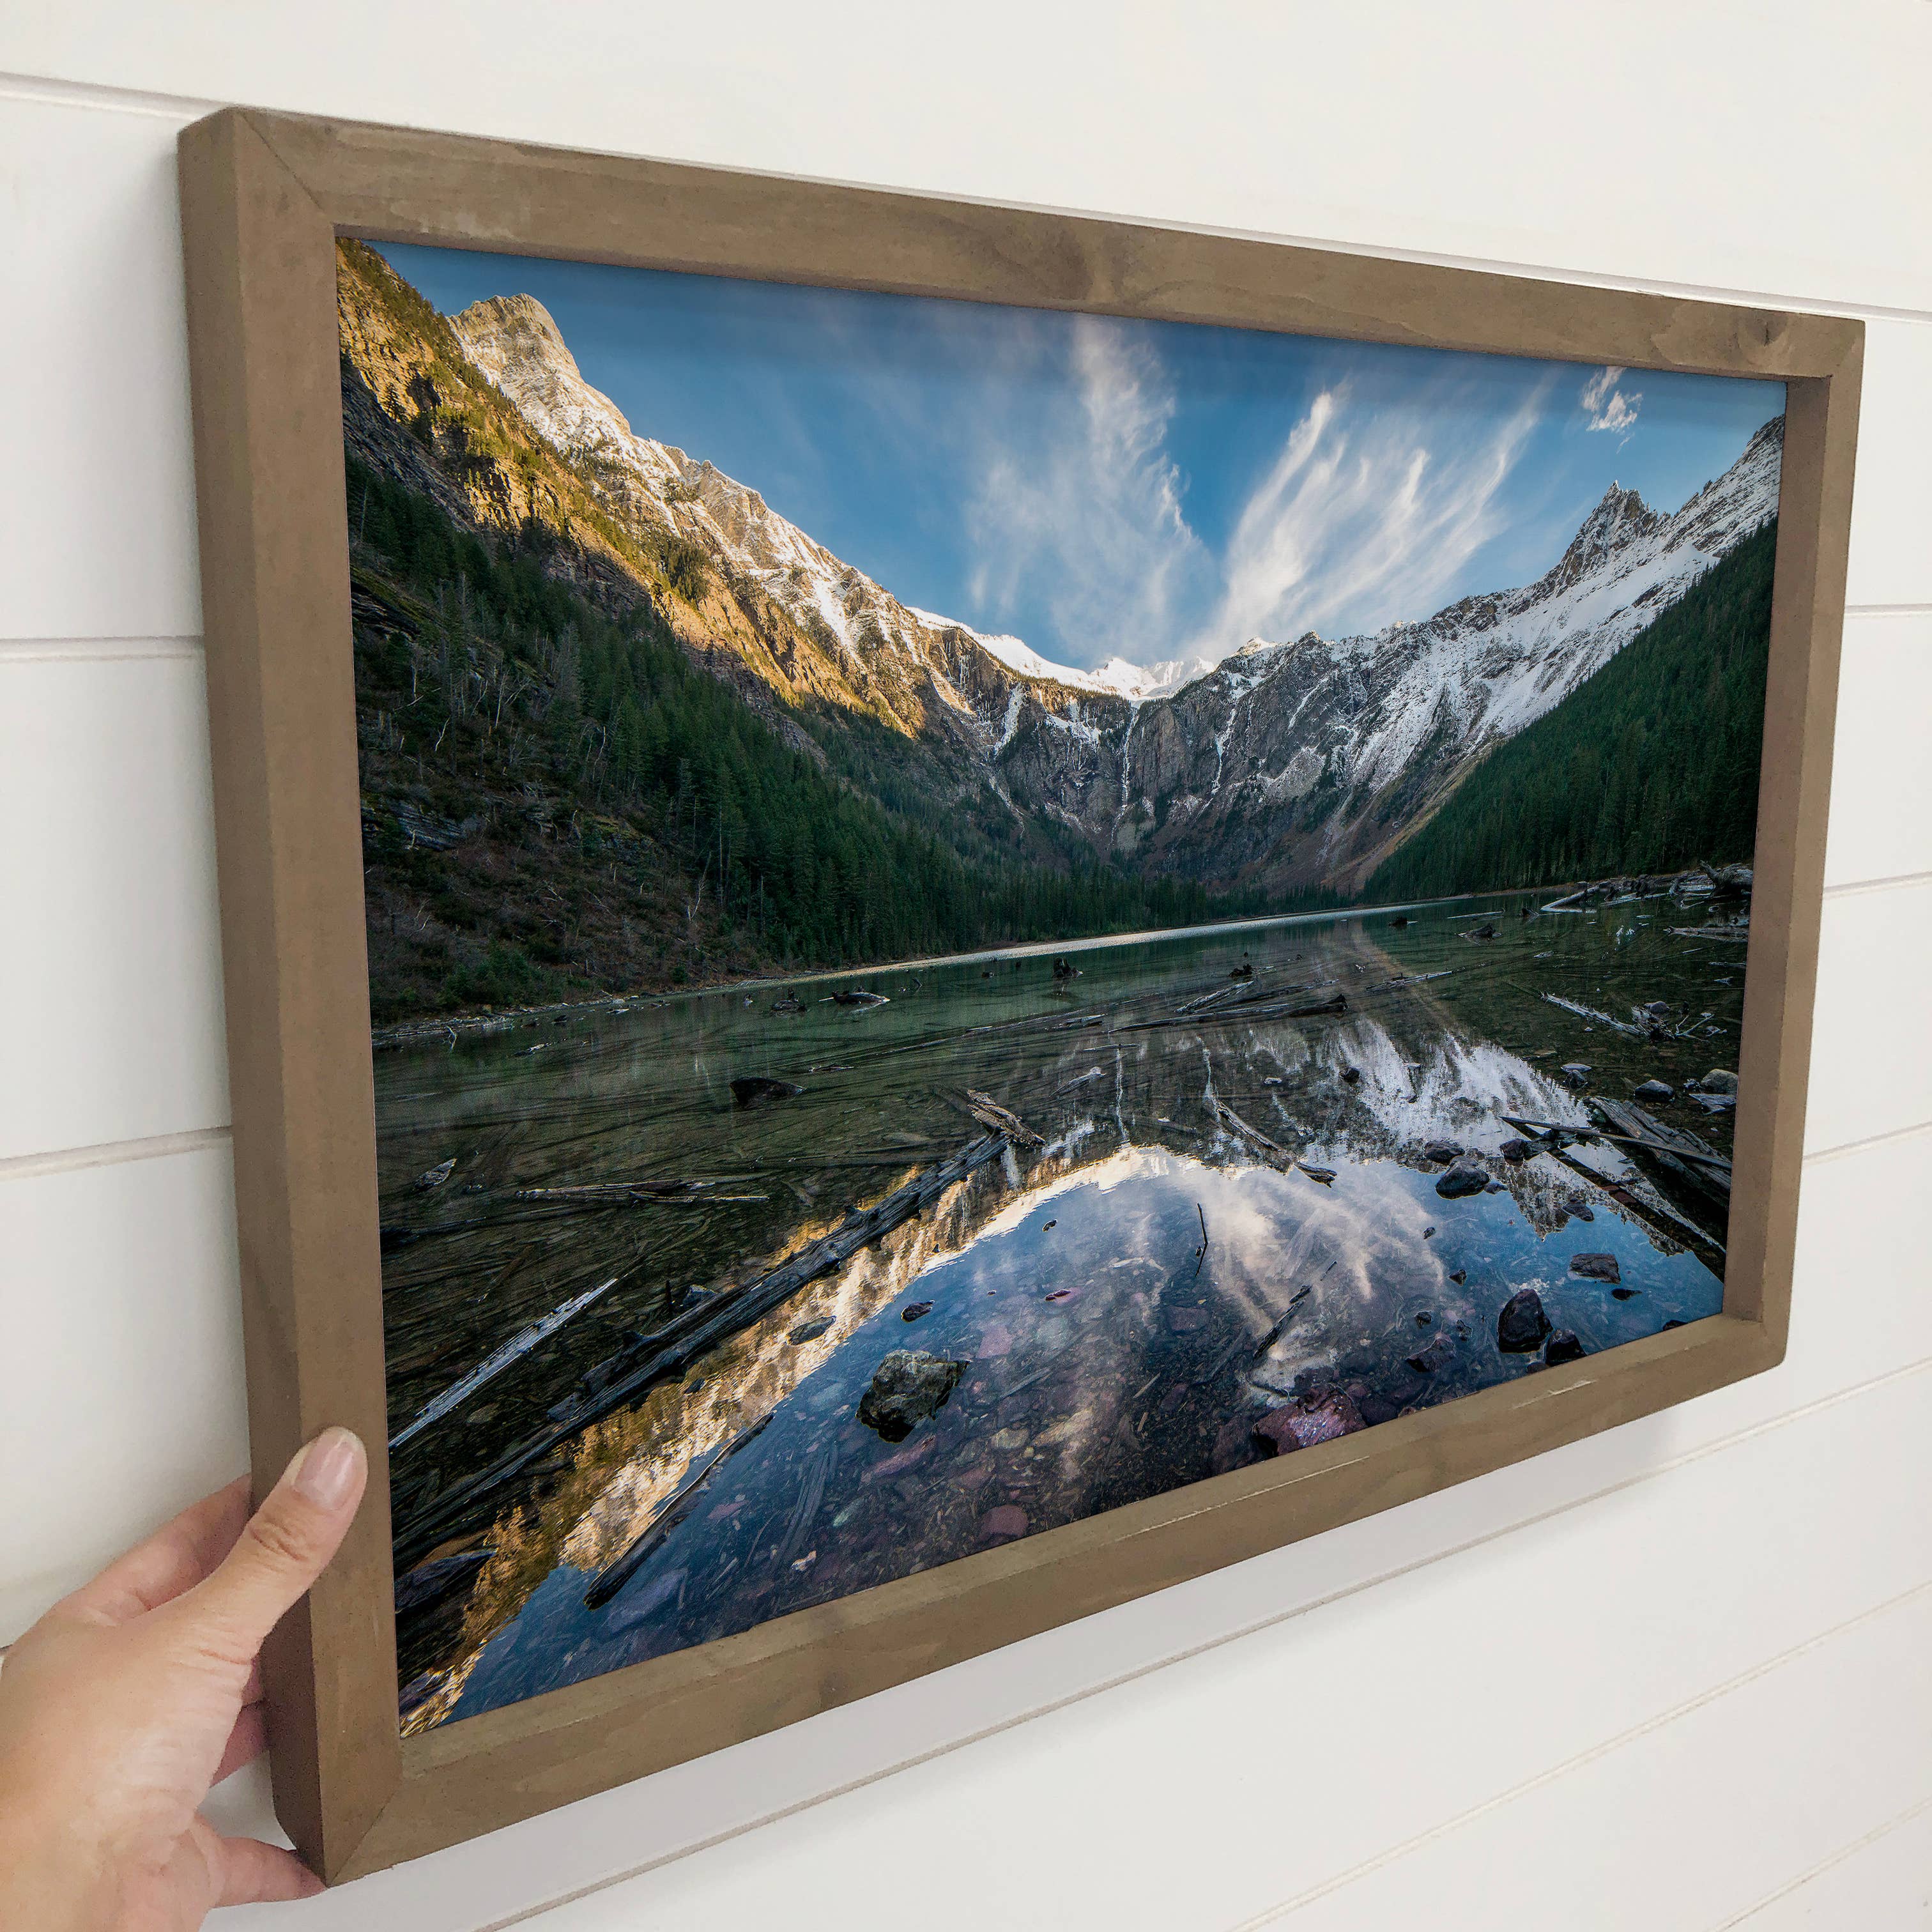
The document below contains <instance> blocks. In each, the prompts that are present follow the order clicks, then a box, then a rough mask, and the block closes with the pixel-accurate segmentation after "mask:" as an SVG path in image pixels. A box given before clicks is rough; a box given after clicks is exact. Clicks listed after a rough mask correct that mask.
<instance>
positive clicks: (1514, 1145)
mask: <svg viewBox="0 0 1932 1932" xmlns="http://www.w3.org/2000/svg"><path fill="white" fill-rule="evenodd" d="M1496 1151H1497V1152H1498V1153H1499V1154H1501V1155H1502V1157H1503V1158H1504V1160H1508V1161H1523V1160H1529V1157H1530V1155H1531V1154H1532V1152H1534V1151H1535V1150H1534V1149H1533V1148H1532V1147H1531V1146H1530V1145H1529V1142H1527V1141H1525V1140H1514V1141H1505V1142H1503V1144H1502V1146H1501V1147H1500V1148H1498V1149H1497V1150H1496Z"/></svg>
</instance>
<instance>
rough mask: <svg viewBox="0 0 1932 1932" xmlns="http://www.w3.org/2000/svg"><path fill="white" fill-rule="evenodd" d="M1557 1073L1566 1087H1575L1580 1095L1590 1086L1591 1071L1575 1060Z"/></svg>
mask: <svg viewBox="0 0 1932 1932" xmlns="http://www.w3.org/2000/svg"><path fill="white" fill-rule="evenodd" d="M1556 1072H1557V1075H1558V1076H1559V1079H1562V1082H1563V1084H1564V1085H1565V1086H1566V1087H1573V1088H1575V1089H1576V1090H1577V1092H1578V1093H1582V1092H1583V1089H1584V1088H1586V1087H1587V1086H1589V1084H1590V1070H1589V1067H1587V1066H1586V1065H1585V1064H1584V1063H1583V1061H1580V1060H1573V1061H1570V1062H1569V1063H1568V1065H1566V1066H1563V1067H1559V1068H1558V1069H1557V1070H1556Z"/></svg>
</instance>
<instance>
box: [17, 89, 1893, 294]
mask: <svg viewBox="0 0 1932 1932" xmlns="http://www.w3.org/2000/svg"><path fill="white" fill-rule="evenodd" d="M0 99H12V100H17V101H39V102H45V103H47V104H50V105H53V106H57V107H74V108H79V109H82V110H86V109H89V108H95V109H104V110H107V111H108V112H110V113H124V114H138V115H149V116H151V117H153V118H158V119H163V120H176V121H181V122H183V123H185V122H187V121H190V120H194V119H198V118H199V117H200V116H201V115H204V114H208V113H213V112H214V110H216V109H217V108H218V107H224V106H226V105H228V104H227V103H226V102H222V101H198V100H195V99H193V98H190V97H187V96H186V95H169V94H151V93H143V92H141V91H139V89H133V88H121V87H113V86H108V85H107V84H105V83H98V82H91V81H71V80H51V79H47V78H45V77H40V76H37V75H34V74H9V73H5V72H0ZM256 105H257V106H261V105H263V104H262V103H257V104H256ZM285 111H287V112H289V113H307V114H314V115H317V118H323V119H326V118H341V119H350V120H354V119H359V118H362V117H361V116H359V115H335V116H333V117H332V116H331V115H329V113H327V112H326V110H322V109H320V108H314V107H289V108H287V110H285ZM392 124H395V125H404V126H410V127H419V128H421V127H422V123H420V122H403V123H392ZM422 131H425V132H430V133H434V132H447V133H472V132H475V133H489V132H492V131H495V132H499V133H500V132H502V130H487V129H478V128H448V129H441V130H438V129H423V130H422ZM503 138H505V139H517V138H518V136H517V135H515V134H514V133H505V134H504V136H503ZM576 151H577V152H579V153H582V154H607V155H609V156H610V157H612V158H613V159H616V160H653V161H663V162H667V163H670V164H671V165H673V166H688V167H702V168H706V169H710V170H711V171H712V172H715V173H718V174H749V175H764V176H766V177H768V178H775V179H778V180H787V181H814V182H821V183H823V184H825V185H826V186H828V187H856V188H864V189H870V190H882V191H883V192H886V193H893V194H906V195H911V196H917V197H920V198H922V199H965V200H969V201H973V202H977V203H978V204H979V205H980V206H982V207H984V208H1010V209H1013V211H1016V212H1017V213H1022V214H1072V215H1077V216H1081V217H1085V218H1086V219H1088V220H1095V221H1115V222H1119V223H1123V224H1124V225H1126V226H1130V227H1136V228H1169V229H1179V230H1181V231H1182V232H1183V233H1187V234H1190V235H1211V236H1222V237H1224V238H1226V239H1229V240H1232V241H1241V242H1276V243H1286V245H1288V246H1289V247H1291V248H1319V249H1326V250H1328V251H1330V252H1331V253H1334V254H1343V255H1358V256H1363V257H1368V258H1370V259H1371V260H1376V261H1385V262H1419V263H1427V264H1430V266H1435V267H1438V268H1446V269H1482V270H1484V271H1487V272H1489V273H1491V274H1495V275H1517V276H1521V277H1523V278H1526V279H1527V280H1529V281H1544V282H1566V283H1568V284H1571V285H1572V286H1574V287H1578V288H1592V289H1618V290H1636V291H1638V292H1640V293H1646V294H1651V295H1665V296H1682V297H1684V298H1685V299H1687V300H1690V301H1694V302H1724V303H1727V304H1731V305H1737V306H1740V307H1750V308H1781V309H1790V310H1792V311H1796V312H1797V313H1799V314H1807V315H1853V316H1862V317H1865V318H1866V319H1867V320H1873V321H1882V322H1902V323H1920V324H1921V325H1924V324H1932V308H1911V307H1908V306H1900V305H1895V304H1891V303H1885V302H1858V301H1855V300H1852V299H1849V298H1847V299H1845V300H1843V301H1820V300H1819V299H1816V298H1815V297H1807V296H1799V295H1791V294H1781V293H1775V292H1772V291H1770V290H1763V289H1748V288H1732V287H1725V286H1724V285H1723V284H1718V283H1704V282H1676V281H1665V280H1661V279H1655V278H1648V277H1644V276H1640V275H1595V274H1592V273H1589V272H1587V271H1585V270H1583V269H1574V268H1567V267H1560V266H1556V265H1553V264H1552V263H1545V262H1526V261H1517V260H1510V259H1508V258H1507V257H1500V256H1493V255H1461V254H1444V253H1441V252H1439V251H1436V250H1433V249H1427V248H1390V247H1387V246H1383V245H1378V244H1376V243H1374V242H1357V241H1345V240H1342V239H1338V238H1337V237H1336V236H1332V235H1303V234H1294V233H1286V232H1285V231H1281V230H1277V229H1262V228H1233V227H1228V226H1223V225H1221V224H1220V223H1214V222H1194V221H1177V220H1174V219H1172V217H1169V216H1166V215H1157V214H1121V213H1119V212H1118V211H1115V210H1112V209H1108V208H1070V207H1067V206H1065V205H1061V204H1058V203H1049V202H1031V201H1014V200H1011V199H1007V198H1005V197H1003V196H997V195H986V194H977V193H974V192H973V190H971V188H967V187H959V186H958V185H956V184H955V185H950V186H947V187H906V186H905V185H904V184H902V183H898V182H889V181H855V180H850V179H847V178H844V177H841V176H835V175H806V174H797V173H794V172H790V171H788V170H786V169H773V168H763V167H757V168H754V167H734V166H730V165H727V163H722V162H718V161H715V160H703V161H693V160H690V159H688V157H685V156H682V155H677V154H640V153H639V152H638V151H637V150H635V149H631V148H598V147H583V148H578V149H577V150H576Z"/></svg>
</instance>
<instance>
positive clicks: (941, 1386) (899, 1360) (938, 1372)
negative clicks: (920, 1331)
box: [859, 1349, 966, 1442]
mask: <svg viewBox="0 0 1932 1932" xmlns="http://www.w3.org/2000/svg"><path fill="white" fill-rule="evenodd" d="M965 1372H966V1364H965V1363H964V1362H953V1361H947V1360H946V1359H945V1358H944V1357H943V1356H939V1355H929V1354H928V1353H927V1352H926V1350H924V1349H894V1350H893V1351H892V1353H891V1354H890V1355H888V1356H886V1358H885V1360H884V1361H882V1362H881V1363H880V1364H879V1366H878V1367H877V1368H876V1369H874V1370H873V1371H872V1379H871V1383H870V1385H868V1388H866V1391H865V1394H863V1395H862V1396H861V1397H859V1421H861V1422H862V1423H863V1424H865V1427H867V1428H868V1429H875V1430H877V1431H878V1433H879V1434H880V1437H881V1438H882V1439H883V1440H885V1441H886V1442H904V1440H905V1439H906V1438H907V1436H910V1434H911V1433H912V1432H913V1430H914V1429H916V1427H918V1426H919V1424H920V1423H922V1422H923V1421H926V1418H927V1417H929V1415H932V1414H933V1412H935V1410H937V1409H943V1408H944V1407H945V1406H946V1398H947V1397H948V1396H950V1394H952V1393H953V1389H954V1388H955V1386H956V1385H957V1384H958V1382H959V1378H960V1377H961V1376H962V1375H963V1374H965Z"/></svg>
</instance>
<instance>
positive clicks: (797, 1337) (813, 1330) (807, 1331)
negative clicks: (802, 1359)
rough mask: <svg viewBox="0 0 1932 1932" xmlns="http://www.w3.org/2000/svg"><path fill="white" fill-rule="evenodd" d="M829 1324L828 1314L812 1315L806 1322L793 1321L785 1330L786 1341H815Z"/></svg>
mask: <svg viewBox="0 0 1932 1932" xmlns="http://www.w3.org/2000/svg"><path fill="white" fill-rule="evenodd" d="M831 1326H832V1318H831V1316H829V1315H814V1316H813V1317H812V1318H811V1320H810V1321H808V1322H796V1323H794V1324H793V1326H792V1327H791V1328H790V1330H789V1331H787V1334H786V1336H785V1340H787V1342H815V1341H817V1340H818V1338H819V1337H820V1336H821V1335H823V1334H824V1333H825V1331H826V1329H828V1328H830V1327H831Z"/></svg>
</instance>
